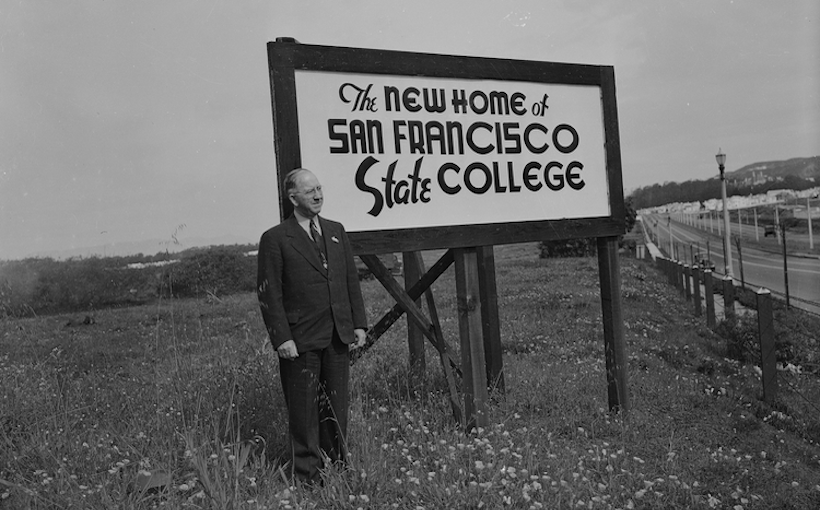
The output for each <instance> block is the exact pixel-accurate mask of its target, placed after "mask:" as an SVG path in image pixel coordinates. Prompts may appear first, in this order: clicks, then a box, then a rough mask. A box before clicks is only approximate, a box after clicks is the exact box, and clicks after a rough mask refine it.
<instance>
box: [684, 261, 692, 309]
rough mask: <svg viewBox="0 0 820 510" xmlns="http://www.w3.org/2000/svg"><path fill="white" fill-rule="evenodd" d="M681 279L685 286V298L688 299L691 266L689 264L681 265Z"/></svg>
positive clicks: (690, 294) (690, 291) (690, 286)
mask: <svg viewBox="0 0 820 510" xmlns="http://www.w3.org/2000/svg"><path fill="white" fill-rule="evenodd" d="M683 281H684V286H685V287H686V300H687V301H689V300H691V299H692V268H691V267H689V264H684V265H683Z"/></svg>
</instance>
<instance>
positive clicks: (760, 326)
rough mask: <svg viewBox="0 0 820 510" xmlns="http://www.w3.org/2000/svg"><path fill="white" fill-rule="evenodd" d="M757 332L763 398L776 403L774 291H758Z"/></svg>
mask: <svg viewBox="0 0 820 510" xmlns="http://www.w3.org/2000/svg"><path fill="white" fill-rule="evenodd" d="M757 334H758V337H759V338H760V369H761V370H762V371H763V376H762V377H761V379H762V380H763V400H764V401H766V402H767V403H769V404H772V403H774V401H775V398H776V397H777V366H776V365H777V353H776V352H775V348H774V317H773V315H772V293H771V292H769V290H768V289H763V288H761V289H759V290H758V291H757Z"/></svg>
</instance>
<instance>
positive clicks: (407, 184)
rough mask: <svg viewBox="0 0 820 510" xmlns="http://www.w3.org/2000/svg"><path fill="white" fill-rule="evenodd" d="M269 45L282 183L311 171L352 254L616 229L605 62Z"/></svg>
mask: <svg viewBox="0 0 820 510" xmlns="http://www.w3.org/2000/svg"><path fill="white" fill-rule="evenodd" d="M268 53H269V61H270V72H271V89H272V96H273V114H274V135H275V141H276V143H275V146H276V153H277V170H278V172H279V177H280V182H281V179H282V177H283V176H284V175H285V174H286V173H287V172H288V171H289V170H291V169H293V168H297V167H304V168H308V169H310V170H311V171H313V172H314V173H315V174H316V175H317V177H318V178H319V180H320V182H321V183H322V185H323V188H324V190H325V204H324V207H323V212H322V214H323V215H325V216H327V217H329V218H332V219H334V220H337V221H341V222H342V223H343V224H344V225H345V228H346V229H347V231H348V232H349V233H350V237H351V240H352V241H353V244H354V246H355V248H356V251H357V252H358V253H379V252H385V251H410V250H419V249H433V248H451V247H463V246H481V245H490V244H501V243H512V242H525V241H533V240H546V239H560V238H576V237H603V236H611V235H618V234H622V233H623V231H624V209H623V191H622V184H621V183H622V181H621V171H620V153H619V142H618V130H617V110H616V106H615V90H614V72H613V70H612V68H611V67H601V66H588V65H577V64H557V63H548V62H532V61H514V60H499V59H486V58H477V57H456V56H447V55H429V54H417V53H404V52H392V51H381V50H366V49H355V48H337V47H322V46H311V45H303V44H299V43H295V42H276V43H269V46H268ZM280 195H281V196H280V204H281V212H282V214H283V215H287V214H289V213H290V204H289V201H288V200H287V199H286V197H285V196H284V195H282V193H281V192H280Z"/></svg>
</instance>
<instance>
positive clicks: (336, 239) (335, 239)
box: [330, 236, 339, 243]
mask: <svg viewBox="0 0 820 510" xmlns="http://www.w3.org/2000/svg"><path fill="white" fill-rule="evenodd" d="M330 240H331V241H333V242H334V243H338V242H339V238H337V237H336V236H333V237H331V238H330Z"/></svg>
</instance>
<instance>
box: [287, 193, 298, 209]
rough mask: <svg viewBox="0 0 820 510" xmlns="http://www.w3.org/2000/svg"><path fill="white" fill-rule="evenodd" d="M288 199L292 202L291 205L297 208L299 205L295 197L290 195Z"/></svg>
mask: <svg viewBox="0 0 820 510" xmlns="http://www.w3.org/2000/svg"><path fill="white" fill-rule="evenodd" d="M288 199H289V200H290V203H291V204H293V206H294V207H296V205H298V204H297V203H296V199H295V198H293V195H288Z"/></svg>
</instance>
